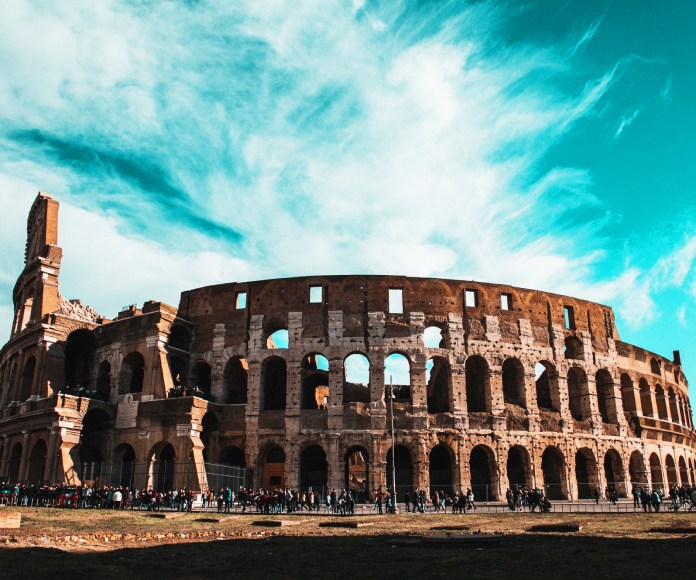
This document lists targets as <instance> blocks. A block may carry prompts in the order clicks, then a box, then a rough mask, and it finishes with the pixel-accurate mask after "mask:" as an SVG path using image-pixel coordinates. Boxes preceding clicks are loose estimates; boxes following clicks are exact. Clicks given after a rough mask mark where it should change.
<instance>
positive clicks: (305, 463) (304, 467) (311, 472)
mask: <svg viewBox="0 0 696 580" xmlns="http://www.w3.org/2000/svg"><path fill="white" fill-rule="evenodd" d="M328 469H329V463H328V461H327V460H326V451H324V449H323V448H322V447H321V445H317V444H316V443H314V444H311V445H308V446H307V447H305V448H304V449H302V451H301V453H300V474H299V475H300V478H299V479H300V489H301V490H302V491H308V490H310V489H311V490H313V491H314V492H315V493H317V492H319V493H320V494H321V495H322V496H325V495H326V485H327V483H328Z"/></svg>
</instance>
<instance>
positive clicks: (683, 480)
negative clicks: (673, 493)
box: [679, 457, 691, 485]
mask: <svg viewBox="0 0 696 580" xmlns="http://www.w3.org/2000/svg"><path fill="white" fill-rule="evenodd" d="M679 484H680V485H690V484H691V482H690V481H689V470H688V469H687V468H686V461H684V458H683V457H680V458H679Z"/></svg>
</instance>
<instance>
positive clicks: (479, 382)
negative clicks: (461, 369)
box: [465, 355, 490, 413]
mask: <svg viewBox="0 0 696 580" xmlns="http://www.w3.org/2000/svg"><path fill="white" fill-rule="evenodd" d="M465 373H466V403H467V407H468V410H469V413H484V412H486V411H490V404H489V402H488V396H487V395H488V381H489V378H488V374H489V372H488V364H487V363H486V361H485V359H484V358H483V357H481V356H478V355H475V356H471V357H469V358H468V359H466V364H465Z"/></svg>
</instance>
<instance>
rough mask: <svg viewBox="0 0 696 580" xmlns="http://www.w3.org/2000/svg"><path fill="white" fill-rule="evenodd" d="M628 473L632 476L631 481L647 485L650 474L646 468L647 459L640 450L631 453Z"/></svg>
mask: <svg viewBox="0 0 696 580" xmlns="http://www.w3.org/2000/svg"><path fill="white" fill-rule="evenodd" d="M628 473H629V475H630V476H631V483H635V484H636V485H647V484H648V474H647V472H646V470H645V459H643V454H642V453H641V452H640V451H634V452H633V453H631V458H630V459H629V461H628Z"/></svg>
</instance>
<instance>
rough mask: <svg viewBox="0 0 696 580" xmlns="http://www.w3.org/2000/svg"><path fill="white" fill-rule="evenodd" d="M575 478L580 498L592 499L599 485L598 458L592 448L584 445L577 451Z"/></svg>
mask: <svg viewBox="0 0 696 580" xmlns="http://www.w3.org/2000/svg"><path fill="white" fill-rule="evenodd" d="M575 480H576V485H577V487H578V499H592V498H593V497H594V493H595V491H596V490H597V488H598V487H599V477H598V473H597V459H596V458H595V455H594V453H593V452H592V450H591V449H589V448H587V447H582V448H581V449H578V451H577V452H576V453H575Z"/></svg>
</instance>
